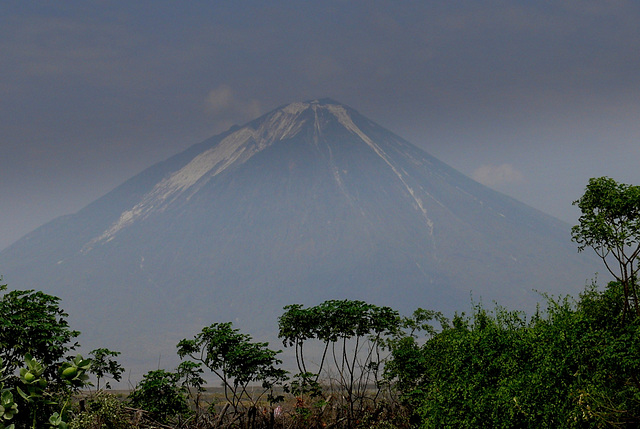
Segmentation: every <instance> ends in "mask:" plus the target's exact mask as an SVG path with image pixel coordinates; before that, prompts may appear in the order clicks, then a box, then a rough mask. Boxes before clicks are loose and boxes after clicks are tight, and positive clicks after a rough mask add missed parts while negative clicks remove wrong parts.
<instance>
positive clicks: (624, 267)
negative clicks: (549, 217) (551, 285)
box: [571, 177, 640, 317]
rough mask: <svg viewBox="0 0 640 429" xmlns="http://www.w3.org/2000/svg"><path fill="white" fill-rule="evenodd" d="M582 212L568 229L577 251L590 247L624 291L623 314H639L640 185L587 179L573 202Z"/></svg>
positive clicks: (601, 179)
mask: <svg viewBox="0 0 640 429" xmlns="http://www.w3.org/2000/svg"><path fill="white" fill-rule="evenodd" d="M573 204H574V205H577V206H578V207H579V208H580V210H581V212H582V215H581V216H580V218H579V222H580V223H579V224H578V225H576V226H574V227H573V228H572V229H571V233H572V240H573V241H575V242H576V243H578V251H583V250H584V249H585V248H587V247H591V248H592V249H593V250H594V251H595V252H596V254H597V255H598V257H600V259H602V261H603V262H604V264H605V266H606V268H607V270H608V271H609V272H610V273H611V274H612V275H613V276H614V277H615V278H616V280H617V281H619V282H620V284H621V285H622V288H623V292H624V312H623V317H624V316H626V315H627V314H628V313H629V312H630V311H634V312H635V314H636V315H637V316H640V306H639V302H638V287H637V281H636V280H637V279H636V276H637V274H638V270H639V269H640V266H639V265H638V256H639V255H640V186H630V185H625V184H622V183H617V182H616V181H615V180H613V179H611V178H608V177H599V178H591V179H589V184H588V185H587V188H586V191H585V193H584V195H583V196H582V197H580V199H578V200H576V201H574V202H573Z"/></svg>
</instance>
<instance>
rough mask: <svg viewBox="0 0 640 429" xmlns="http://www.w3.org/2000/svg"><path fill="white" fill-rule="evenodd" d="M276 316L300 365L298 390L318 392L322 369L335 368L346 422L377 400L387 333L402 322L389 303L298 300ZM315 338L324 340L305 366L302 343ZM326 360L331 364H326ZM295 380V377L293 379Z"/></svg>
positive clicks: (282, 336)
mask: <svg viewBox="0 0 640 429" xmlns="http://www.w3.org/2000/svg"><path fill="white" fill-rule="evenodd" d="M284 309H285V313H284V314H283V315H282V316H281V317H280V318H279V321H278V326H279V333H278V337H279V338H281V339H282V342H283V344H284V346H285V347H287V346H294V347H295V351H296V362H297V364H298V370H299V371H300V372H299V373H298V374H297V375H296V377H297V378H298V379H299V381H298V382H296V386H294V387H296V388H297V390H298V392H294V393H299V394H312V395H313V394H317V392H318V391H319V385H318V380H319V377H320V375H321V374H322V372H323V370H325V372H327V374H328V373H329V372H330V370H335V371H336V372H337V376H336V377H335V378H331V377H330V379H329V381H331V382H332V383H333V382H334V381H335V382H336V383H337V385H338V388H339V389H340V390H341V392H340V393H341V394H342V395H344V399H345V401H346V403H347V404H346V406H347V407H346V411H347V416H346V417H347V425H348V426H349V427H351V426H352V423H353V422H354V421H355V418H356V414H358V413H359V412H361V411H363V410H364V409H365V403H366V402H367V401H372V402H373V403H374V404H375V401H376V400H377V397H378V394H379V393H380V391H379V389H377V390H374V391H373V392H371V391H369V390H368V389H369V388H370V387H371V385H372V384H373V385H375V386H376V387H377V388H379V382H380V379H379V376H380V373H381V371H382V367H383V363H384V358H385V356H383V349H384V346H385V341H384V340H385V338H386V337H388V336H390V335H393V334H394V333H395V332H396V331H397V329H398V328H399V326H400V316H399V314H398V312H397V311H395V310H393V309H391V308H389V307H378V306H375V305H372V304H368V303H366V302H363V301H353V300H329V301H325V302H323V303H321V304H320V305H318V306H315V307H310V308H306V309H305V308H303V307H302V306H301V305H300V304H294V305H288V306H286V307H284ZM310 339H315V340H318V341H320V342H321V343H322V344H323V346H322V349H323V351H322V357H321V360H320V364H319V365H318V367H317V369H316V370H315V371H309V369H310V368H309V366H308V364H307V362H306V359H305V356H304V344H305V343H306V342H307V341H308V340H310ZM327 361H331V363H332V364H333V365H332V367H331V368H330V370H329V369H327V368H326V365H327ZM292 384H293V383H292Z"/></svg>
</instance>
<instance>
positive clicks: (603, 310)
mask: <svg viewBox="0 0 640 429" xmlns="http://www.w3.org/2000/svg"><path fill="white" fill-rule="evenodd" d="M620 296H621V287H620V285H619V284H617V283H614V284H611V285H609V287H608V288H607V290H605V291H604V292H599V291H598V290H597V289H595V287H589V288H587V290H585V292H584V293H583V294H582V295H581V297H580V299H579V300H578V301H577V302H574V301H573V300H571V299H569V298H565V299H560V300H558V299H552V298H547V299H548V309H547V312H546V314H540V313H538V314H536V315H535V316H534V317H533V318H532V319H531V320H527V319H526V318H525V317H524V315H523V314H521V313H518V312H510V311H507V310H506V309H504V308H500V307H497V308H496V309H495V310H494V312H489V311H487V310H485V309H484V308H482V307H481V306H476V308H475V310H474V312H473V314H472V315H471V316H470V317H466V316H464V315H457V316H456V317H455V318H454V319H453V321H452V324H451V325H450V326H446V325H445V326H443V329H442V331H441V332H440V333H437V334H436V335H435V336H433V337H432V338H431V339H428V340H427V341H426V342H424V344H422V345H419V344H418V343H417V342H416V339H415V338H413V337H411V336H407V337H405V338H402V339H401V340H400V341H398V342H396V343H395V344H394V348H393V360H392V364H391V365H390V368H392V369H393V375H394V376H395V377H397V378H398V380H397V386H398V387H399V388H401V389H403V397H404V399H405V401H406V402H407V403H408V404H409V405H410V406H412V407H414V410H415V411H416V412H417V416H419V417H420V422H421V427H424V428H432V427H433V428H436V427H456V428H465V427H466V428H472V427H522V428H538V427H554V428H574V427H575V428H582V427H603V426H608V425H611V426H637V425H638V424H639V423H640V384H639V383H638V374H640V345H639V344H638V341H637V338H638V334H639V333H640V330H639V329H640V323H639V321H638V320H637V319H636V320H635V321H634V322H632V323H626V324H621V323H619V321H620V319H621V317H622V314H621V312H622V310H623V309H622V305H620V304H618V305H617V306H613V308H612V307H610V304H611V303H612V302H618V303H619V302H620V301H619V298H620ZM612 310H614V311H612Z"/></svg>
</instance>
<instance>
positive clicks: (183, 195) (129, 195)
mask: <svg viewBox="0 0 640 429" xmlns="http://www.w3.org/2000/svg"><path fill="white" fill-rule="evenodd" d="M594 267H595V268H594ZM596 268H597V266H596V265H595V264H593V260H591V259H587V258H584V257H583V255H577V252H576V249H575V246H573V245H572V243H571V242H570V240H569V227H568V225H566V224H564V223H562V222H560V221H558V220H556V219H554V218H552V217H550V216H547V215H545V214H543V213H541V212H539V211H536V210H534V209H532V208H530V207H528V206H526V205H524V204H522V203H519V202H517V201H515V200H514V199H512V198H509V197H506V196H504V195H502V194H499V193H497V192H494V191H492V190H490V189H489V188H486V187H484V186H482V185H480V184H479V183H477V182H474V181H473V180H471V179H469V178H467V177H466V176H464V175H462V174H460V173H459V172H457V171H455V170H454V169H452V168H450V167H449V166H447V165H445V164H444V163H442V162H440V161H438V160H437V159H435V158H433V157H432V156H430V155H428V154H427V153H425V152H424V151H422V150H420V149H418V148H417V147H415V146H413V145H412V144H410V143H408V142H407V141H405V140H403V139H402V138H400V137H398V136H396V135H395V134H393V133H391V132H389V131H387V130H386V129H384V128H382V127H380V126H378V125H377V124H375V123H373V122H372V121H370V120H368V119H367V118H365V117H363V116H361V115H360V114H359V113H357V112H356V111H354V110H353V109H351V108H349V107H347V106H344V105H341V104H339V103H336V102H335V101H332V100H315V101H311V102H306V103H292V104H289V105H286V106H283V107H281V108H279V109H276V110H274V111H272V112H270V113H268V114H266V115H264V116H262V117H260V118H258V119H256V120H254V121H252V122H250V123H248V124H246V125H244V126H242V127H234V128H232V129H230V130H229V131H227V132H226V133H223V134H221V135H219V136H216V137H213V138H211V139H209V140H206V141H204V142H202V143H200V144H198V145H195V146H193V147H191V148H190V149H188V150H187V151H185V152H183V153H181V154H178V155H176V156H174V157H173V158H170V159H168V160H167V161H165V162H163V163H160V164H157V165H155V166H152V167H151V168H149V169H147V170H145V171H144V172H142V173H141V174H139V175H138V176H135V177H133V178H132V179H130V180H128V181H127V182H125V183H124V184H123V185H121V186H120V187H118V188H116V189H114V190H113V191H112V192H110V193H109V194H107V195H105V196H104V197H103V198H101V199H99V200H97V201H95V202H94V203H92V204H90V205H89V206H87V207H86V208H84V209H83V210H81V211H80V212H78V213H76V214H74V215H70V216H65V217H62V218H59V219H57V220H55V221H53V222H51V223H49V224H47V225H45V226H43V227H41V228H39V229H38V230H36V231H34V232H33V233H31V234H29V235H27V236H25V237H24V238H23V239H21V240H20V241H18V242H16V243H15V244H14V245H12V246H10V247H9V248H8V249H6V250H5V251H3V252H2V253H0V272H2V273H3V274H4V276H5V280H6V281H7V282H8V283H9V285H10V287H12V288H37V289H42V290H45V291H46V292H49V293H53V294H56V295H58V296H60V297H62V298H63V307H64V308H65V309H66V310H67V311H68V312H69V313H70V315H71V321H72V323H73V326H74V328H77V329H79V330H81V331H82V332H83V333H84V334H85V335H84V337H83V338H82V343H83V344H86V345H88V346H89V347H91V346H93V345H96V346H98V345H105V346H107V347H110V348H112V349H116V350H122V351H123V360H124V361H125V362H126V363H128V364H129V365H140V366H145V365H146V367H147V369H149V366H153V362H157V359H158V355H163V356H168V355H172V354H174V352H173V350H174V349H175V344H176V342H177V340H179V339H181V338H184V337H188V336H190V335H192V334H194V333H196V332H197V331H199V330H200V329H201V328H202V326H204V325H208V324H210V323H212V322H215V321H233V322H234V323H236V324H237V325H238V326H239V327H242V328H244V329H247V330H248V331H249V332H251V333H252V334H254V335H257V336H259V337H269V336H272V335H273V333H274V332H275V330H276V323H277V316H278V315H280V314H281V309H282V307H283V306H284V305H287V304H291V303H298V302H301V303H305V304H316V303H319V302H320V301H322V300H325V299H342V298H352V299H362V300H366V301H369V302H373V303H376V304H381V305H382V304H384V305H390V306H392V307H395V308H397V309H399V310H401V311H404V312H410V311H412V310H413V309H415V308H416V307H418V306H421V307H424V308H431V309H438V310H445V311H451V310H456V309H457V310H461V309H464V308H465V307H467V306H468V304H469V302H470V294H471V293H472V294H473V297H474V299H482V300H484V301H485V302H490V301H491V300H497V301H499V302H500V303H501V304H505V305H509V306H515V307H516V308H527V309H531V308H533V306H534V305H535V302H537V301H539V300H540V296H539V295H538V294H537V293H536V292H534V289H536V290H540V291H546V292H551V293H556V294H557V293H576V292H577V291H579V290H580V289H581V288H582V287H583V286H584V283H585V280H586V279H587V278H589V277H590V276H592V275H593V272H594V271H595V269H596Z"/></svg>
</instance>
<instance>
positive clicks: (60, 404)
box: [15, 354, 91, 429]
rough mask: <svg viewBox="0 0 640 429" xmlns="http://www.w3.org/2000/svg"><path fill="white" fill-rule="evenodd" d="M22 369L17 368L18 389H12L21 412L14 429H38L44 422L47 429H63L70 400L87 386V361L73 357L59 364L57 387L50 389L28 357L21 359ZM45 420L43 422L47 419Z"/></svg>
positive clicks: (41, 368)
mask: <svg viewBox="0 0 640 429" xmlns="http://www.w3.org/2000/svg"><path fill="white" fill-rule="evenodd" d="M25 365H26V366H25V367H23V368H20V382H21V384H22V388H20V387H19V386H16V387H15V390H16V392H17V393H18V394H19V396H20V397H21V398H22V399H23V400H24V405H25V406H24V410H25V411H26V412H23V413H19V415H18V416H17V417H18V418H17V419H16V422H15V423H16V424H17V425H18V427H26V425H27V424H30V425H31V428H33V429H35V428H39V427H42V426H43V425H44V424H45V422H46V423H47V424H48V425H49V426H51V427H57V428H61V429H66V428H67V427H68V426H67V420H68V419H69V415H68V411H69V405H70V403H71V396H72V394H73V393H74V392H77V390H78V389H80V388H82V387H85V386H86V385H87V383H86V380H87V378H88V376H87V375H86V371H87V369H88V368H89V366H90V365H91V361H90V360H86V359H84V358H83V357H82V356H81V355H77V356H76V357H75V358H74V359H73V360H72V361H71V362H65V363H63V364H62V365H61V366H60V368H59V371H58V372H59V380H60V384H59V385H58V386H56V387H57V388H56V389H51V387H50V385H49V383H48V382H47V380H46V379H45V374H46V371H45V370H46V367H45V366H44V365H42V364H41V363H40V362H38V361H37V360H36V359H34V358H33V357H32V356H31V355H29V354H27V355H26V356H25ZM46 416H49V417H48V420H47V417H46Z"/></svg>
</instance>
